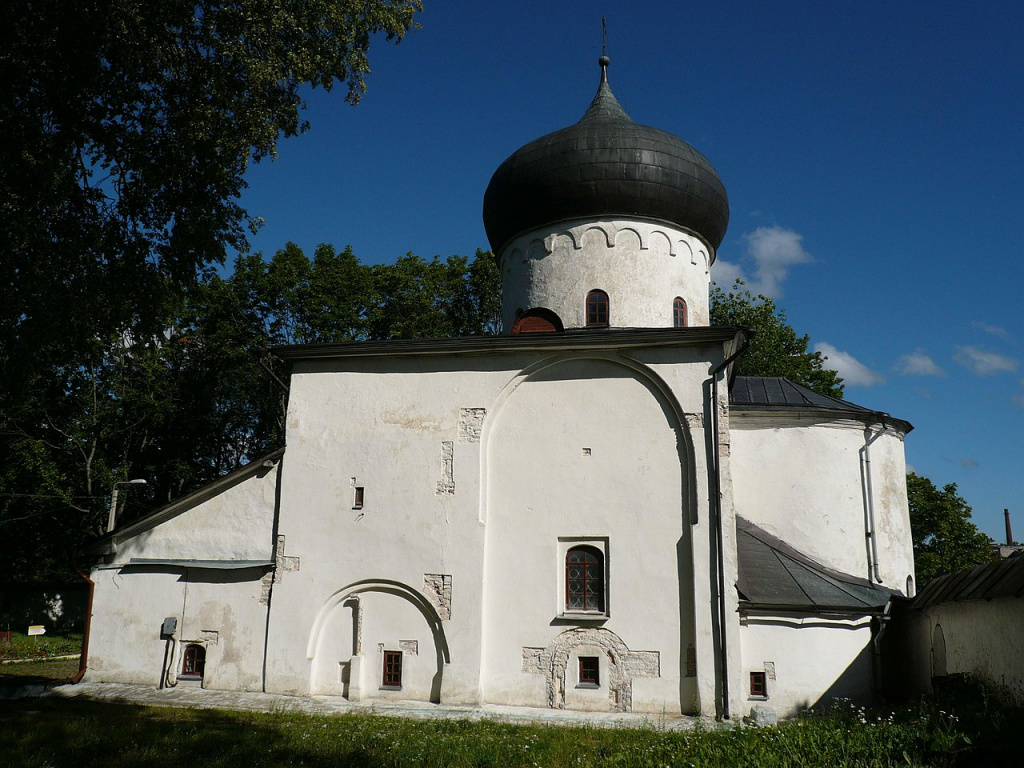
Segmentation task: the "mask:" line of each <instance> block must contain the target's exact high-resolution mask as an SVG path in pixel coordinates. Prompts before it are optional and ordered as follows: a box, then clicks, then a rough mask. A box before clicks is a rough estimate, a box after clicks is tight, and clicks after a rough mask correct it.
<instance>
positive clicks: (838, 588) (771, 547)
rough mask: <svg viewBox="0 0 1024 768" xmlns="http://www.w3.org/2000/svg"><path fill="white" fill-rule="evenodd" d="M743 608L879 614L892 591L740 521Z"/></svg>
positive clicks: (739, 587) (738, 542) (739, 581)
mask: <svg viewBox="0 0 1024 768" xmlns="http://www.w3.org/2000/svg"><path fill="white" fill-rule="evenodd" d="M736 549H737V554H738V557H739V578H738V579H737V581H736V589H737V591H738V592H739V597H740V610H741V611H743V610H744V609H746V610H774V611H787V612H800V613H851V614H855V615H863V614H867V613H879V612H881V611H882V610H883V609H884V608H885V605H886V603H888V602H889V598H890V597H891V596H892V594H893V592H892V591H890V590H888V589H885V588H883V587H879V586H877V585H875V584H872V583H871V582H869V581H868V580H867V579H860V578H857V577H856V576H850V575H849V574H845V573H840V572H839V571H835V570H832V569H831V568H829V567H828V566H825V565H822V564H821V563H818V562H815V561H814V560H812V559H810V558H809V557H807V556H806V555H804V554H802V553H800V552H798V551H797V550H795V549H793V548H792V547H790V546H789V545H788V544H786V543H785V542H783V541H782V540H780V539H778V538H776V537H775V536H772V535H771V534H770V533H767V532H766V531H763V530H761V529H760V528H759V527H757V526H756V525H754V524H753V523H751V522H749V521H747V520H744V519H743V518H739V517H738V518H736Z"/></svg>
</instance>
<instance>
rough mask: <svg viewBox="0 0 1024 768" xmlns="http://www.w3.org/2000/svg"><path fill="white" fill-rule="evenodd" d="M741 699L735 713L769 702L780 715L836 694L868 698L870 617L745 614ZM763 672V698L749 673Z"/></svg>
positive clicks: (859, 699)
mask: <svg viewBox="0 0 1024 768" xmlns="http://www.w3.org/2000/svg"><path fill="white" fill-rule="evenodd" d="M739 639H740V645H741V647H742V658H743V660H742V670H741V671H742V683H743V684H744V685H743V687H742V689H741V690H740V691H739V694H740V697H741V699H742V701H741V702H740V704H739V711H737V712H736V713H735V714H734V716H735V717H739V716H743V715H747V714H749V712H750V710H751V708H752V707H753V706H755V705H757V704H767V705H768V706H770V707H772V708H773V709H775V711H776V712H777V714H778V715H779V717H793V716H795V715H797V714H798V713H799V712H801V711H803V710H806V709H810V708H811V707H814V706H816V705H819V706H820V705H822V704H825V703H826V702H828V701H832V700H834V699H849V700H851V701H854V702H857V703H862V704H865V703H868V702H870V701H871V678H872V659H871V620H870V618H869V617H861V618H856V619H852V620H847V619H840V618H833V619H828V618H824V617H810V616H807V617H800V616H757V617H749V618H748V619H747V620H746V621H745V623H744V625H743V627H742V628H741V629H740V638H739ZM751 672H764V673H765V677H766V682H767V690H768V696H767V698H766V699H762V698H754V697H751V696H749V693H750V685H749V681H750V673H751Z"/></svg>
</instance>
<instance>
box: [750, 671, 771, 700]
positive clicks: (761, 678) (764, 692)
mask: <svg viewBox="0 0 1024 768" xmlns="http://www.w3.org/2000/svg"><path fill="white" fill-rule="evenodd" d="M750 695H751V696H754V697H757V698H761V699H764V698H767V697H768V683H767V681H766V679H765V673H764V672H751V673H750Z"/></svg>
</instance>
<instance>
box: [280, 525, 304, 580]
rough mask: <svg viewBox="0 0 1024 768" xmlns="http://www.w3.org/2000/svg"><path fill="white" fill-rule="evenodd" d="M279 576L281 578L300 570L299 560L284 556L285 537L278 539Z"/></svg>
mask: <svg viewBox="0 0 1024 768" xmlns="http://www.w3.org/2000/svg"><path fill="white" fill-rule="evenodd" d="M276 567H277V575H278V578H280V577H281V576H282V575H283V574H285V573H289V572H291V571H297V570H299V558H297V557H285V556H284V536H283V535H282V536H278V537H277V564H276Z"/></svg>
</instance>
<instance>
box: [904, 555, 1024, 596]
mask: <svg viewBox="0 0 1024 768" xmlns="http://www.w3.org/2000/svg"><path fill="white" fill-rule="evenodd" d="M997 597H1024V557H1020V556H1018V557H1008V558H1007V559H1005V560H1000V561H997V562H994V563H986V564H984V565H976V566H974V567H973V568H965V569H964V570H962V571H956V572H955V573H949V574H946V575H945V576H939V577H938V578H937V579H932V580H931V581H929V582H928V584H927V585H926V586H925V588H924V589H922V590H921V591H920V592H919V593H918V595H917V597H915V598H914V602H913V607H914V608H927V607H928V606H930V605H941V604H942V603H958V602H969V601H972V600H993V599H995V598H997Z"/></svg>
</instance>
